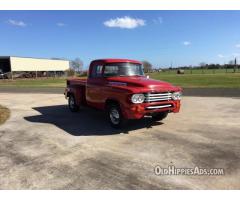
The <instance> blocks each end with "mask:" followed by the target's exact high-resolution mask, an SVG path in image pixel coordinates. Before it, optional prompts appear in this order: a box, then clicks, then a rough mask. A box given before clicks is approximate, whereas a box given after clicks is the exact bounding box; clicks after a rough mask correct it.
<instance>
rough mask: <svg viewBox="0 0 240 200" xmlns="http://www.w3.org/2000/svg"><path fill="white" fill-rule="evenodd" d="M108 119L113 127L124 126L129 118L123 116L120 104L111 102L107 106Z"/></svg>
mask: <svg viewBox="0 0 240 200" xmlns="http://www.w3.org/2000/svg"><path fill="white" fill-rule="evenodd" d="M107 115H108V121H109V122H110V124H111V126H112V127H113V128H122V127H123V126H124V125H125V124H126V122H127V120H126V119H125V118H124V117H123V115H122V112H121V109H120V106H118V105H116V104H110V105H109V106H108V108H107Z"/></svg>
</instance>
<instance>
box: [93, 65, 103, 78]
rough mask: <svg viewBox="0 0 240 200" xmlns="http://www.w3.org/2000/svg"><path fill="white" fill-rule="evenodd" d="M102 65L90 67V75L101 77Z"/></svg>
mask: <svg viewBox="0 0 240 200" xmlns="http://www.w3.org/2000/svg"><path fill="white" fill-rule="evenodd" d="M102 69H103V66H102V65H96V66H94V67H93V69H92V73H91V77H92V78H96V77H101V76H102Z"/></svg>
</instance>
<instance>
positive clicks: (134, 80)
mask: <svg viewBox="0 0 240 200" xmlns="http://www.w3.org/2000/svg"><path fill="white" fill-rule="evenodd" d="M108 81H109V84H111V85H122V86H126V87H139V89H140V88H143V89H150V90H156V91H159V90H160V91H163V90H165V91H166V90H173V91H175V90H180V88H179V87H176V86H173V85H172V84H170V83H167V82H164V81H158V80H154V79H150V78H147V77H145V76H143V77H139V76H132V77H129V76H128V77H109V78H108Z"/></svg>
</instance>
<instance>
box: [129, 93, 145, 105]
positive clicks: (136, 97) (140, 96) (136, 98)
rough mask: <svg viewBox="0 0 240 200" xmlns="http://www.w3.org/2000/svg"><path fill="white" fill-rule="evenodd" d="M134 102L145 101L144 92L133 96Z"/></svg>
mask: <svg viewBox="0 0 240 200" xmlns="http://www.w3.org/2000/svg"><path fill="white" fill-rule="evenodd" d="M131 100H132V102H133V103H143V102H144V100H145V96H144V94H134V95H132V97H131Z"/></svg>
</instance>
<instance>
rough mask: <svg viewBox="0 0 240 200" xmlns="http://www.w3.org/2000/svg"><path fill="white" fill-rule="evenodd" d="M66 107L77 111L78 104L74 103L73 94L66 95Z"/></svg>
mask: <svg viewBox="0 0 240 200" xmlns="http://www.w3.org/2000/svg"><path fill="white" fill-rule="evenodd" d="M68 108H69V110H70V111H71V112H77V111H79V106H78V105H77V104H76V100H75V97H74V95H73V94H70V95H69V97H68Z"/></svg>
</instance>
